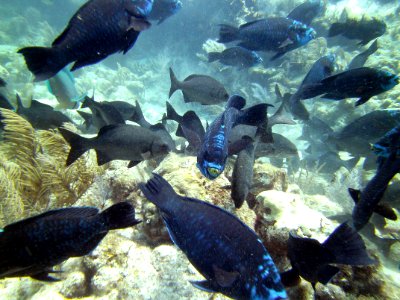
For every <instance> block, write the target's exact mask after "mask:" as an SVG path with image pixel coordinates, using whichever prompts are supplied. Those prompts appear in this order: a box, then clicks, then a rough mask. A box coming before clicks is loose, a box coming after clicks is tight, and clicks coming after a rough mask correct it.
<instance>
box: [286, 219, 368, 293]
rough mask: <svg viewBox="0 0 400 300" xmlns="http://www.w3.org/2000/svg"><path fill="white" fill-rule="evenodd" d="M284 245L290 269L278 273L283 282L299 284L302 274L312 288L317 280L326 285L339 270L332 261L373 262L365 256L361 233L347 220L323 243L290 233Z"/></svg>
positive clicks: (365, 263) (362, 263) (345, 263)
mask: <svg viewBox="0 0 400 300" xmlns="http://www.w3.org/2000/svg"><path fill="white" fill-rule="evenodd" d="M287 247H288V257H289V259H290V263H291V265H292V269H290V270H289V271H286V272H284V273H282V274H281V278H282V283H283V284H284V285H285V286H293V285H297V284H299V282H300V276H301V277H302V278H304V279H305V280H307V281H309V282H310V283H311V284H312V286H313V288H314V290H315V285H316V284H317V283H318V282H320V283H322V284H324V285H325V284H327V283H328V282H329V281H330V280H331V279H332V277H333V276H335V275H336V274H337V273H338V272H339V271H340V269H339V268H337V267H334V266H332V265H331V264H340V265H350V266H367V265H371V264H374V263H376V262H375V261H374V260H373V259H371V258H370V257H369V256H368V253H367V251H366V248H365V244H364V241H363V240H362V238H361V236H360V235H359V234H358V233H357V232H356V231H355V230H354V229H353V228H351V227H350V226H349V225H348V224H347V223H343V224H341V225H340V226H339V227H337V228H336V229H335V230H334V231H333V232H332V233H331V234H330V235H329V237H328V238H327V239H326V240H325V242H323V243H322V244H321V243H320V242H318V241H317V240H315V239H311V238H302V237H298V236H295V235H294V234H292V233H290V235H289V240H288V245H287Z"/></svg>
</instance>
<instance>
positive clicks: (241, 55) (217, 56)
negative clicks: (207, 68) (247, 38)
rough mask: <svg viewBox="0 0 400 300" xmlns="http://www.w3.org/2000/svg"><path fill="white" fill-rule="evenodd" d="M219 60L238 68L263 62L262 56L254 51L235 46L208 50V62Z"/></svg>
mask: <svg viewBox="0 0 400 300" xmlns="http://www.w3.org/2000/svg"><path fill="white" fill-rule="evenodd" d="M217 60H218V61H219V62H220V63H221V64H223V65H227V66H234V67H239V68H243V69H244V68H250V67H254V66H255V65H258V64H261V63H262V62H263V60H262V58H261V57H260V56H259V55H258V54H257V53H256V52H254V51H251V50H248V49H246V48H243V47H240V46H235V47H231V48H228V49H225V50H224V51H222V52H209V53H208V62H213V61H217Z"/></svg>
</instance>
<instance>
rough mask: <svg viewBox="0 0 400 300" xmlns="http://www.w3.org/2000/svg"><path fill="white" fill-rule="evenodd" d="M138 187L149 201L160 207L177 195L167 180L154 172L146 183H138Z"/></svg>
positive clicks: (163, 206)
mask: <svg viewBox="0 0 400 300" xmlns="http://www.w3.org/2000/svg"><path fill="white" fill-rule="evenodd" d="M139 188H140V189H141V191H142V192H143V194H144V195H145V197H146V198H147V199H148V200H149V201H151V202H152V203H154V204H155V205H156V206H157V207H159V208H161V209H163V208H165V207H166V206H167V202H169V200H171V199H172V198H176V197H178V195H177V194H176V193H175V191H174V189H173V187H172V186H171V185H170V184H169V183H168V181H166V180H165V179H164V178H163V177H162V176H160V175H158V174H156V173H153V178H152V179H150V180H149V181H147V183H146V184H144V183H140V184H139Z"/></svg>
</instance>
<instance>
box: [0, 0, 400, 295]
mask: <svg viewBox="0 0 400 300" xmlns="http://www.w3.org/2000/svg"><path fill="white" fill-rule="evenodd" d="M83 2H84V1H78V0H69V1H56V0H54V1H51V0H46V1H45V0H43V1H39V0H35V1H28V0H25V1H22V0H19V1H5V0H2V1H1V6H0V13H1V15H2V18H1V19H0V77H2V78H4V79H5V80H6V81H7V82H8V87H7V93H8V95H9V97H10V99H14V97H13V96H12V95H13V94H15V92H18V93H20V94H21V96H22V99H23V100H24V103H25V105H26V106H29V102H30V99H31V98H32V97H33V98H34V99H36V100H39V101H41V102H44V103H48V104H51V105H56V100H55V99H54V97H53V96H52V95H51V94H50V93H49V92H48V90H47V87H46V86H45V84H44V83H33V82H32V79H33V78H32V75H31V74H30V73H29V71H28V70H27V69H26V66H25V64H24V61H23V58H22V56H20V55H19V54H17V53H16V51H17V49H19V48H20V47H22V46H28V45H49V44H50V43H51V42H52V40H53V39H54V38H55V37H56V36H57V35H58V34H59V33H60V32H61V31H62V29H63V27H64V25H65V24H66V23H67V21H68V20H69V18H70V16H72V14H73V13H74V11H75V10H76V9H77V8H78V7H79V5H81V4H82V3H83ZM182 2H183V9H182V10H181V11H180V12H179V13H178V14H177V15H175V16H173V17H171V18H170V19H168V20H167V21H166V22H165V23H163V24H161V25H160V26H157V25H154V26H153V27H152V28H151V29H150V30H148V31H146V32H144V33H142V34H141V36H140V37H139V39H138V42H137V43H136V45H135V46H134V47H133V49H132V50H131V51H130V52H129V53H128V54H127V55H125V56H123V55H122V54H116V55H113V56H111V57H109V58H108V59H106V60H104V61H103V62H101V63H99V64H96V65H93V66H89V67H85V68H82V69H80V70H78V71H76V72H75V73H74V75H75V79H76V83H77V87H78V89H79V90H80V91H81V92H82V93H88V94H89V95H91V94H92V93H93V91H94V93H95V98H96V100H98V101H104V100H107V101H112V100H123V101H127V102H129V103H131V104H134V102H135V101H136V100H137V101H139V102H140V104H141V106H142V108H143V111H144V115H145V117H146V118H147V119H148V120H149V121H150V122H152V123H156V122H158V121H159V120H160V119H161V117H162V115H163V113H164V112H165V101H166V100H168V91H169V87H170V80H169V73H168V67H170V66H171V67H173V69H174V71H175V73H176V74H177V77H178V78H179V79H183V78H185V77H186V76H188V75H190V74H194V73H196V74H208V75H211V76H213V77H215V78H216V79H218V80H220V81H221V82H222V83H223V84H224V85H225V87H226V88H227V90H228V91H229V93H231V94H232V93H239V94H241V95H243V96H245V98H246V99H247V101H248V103H249V104H255V103H260V102H267V103H272V104H274V102H275V95H274V86H275V84H276V83H278V84H279V85H280V86H281V88H282V89H283V90H285V91H291V92H294V91H295V90H296V88H297V86H298V85H299V83H300V82H301V80H302V78H303V76H304V75H305V74H306V72H307V71H308V69H309V68H310V66H311V65H312V63H313V62H314V61H315V60H316V59H318V58H319V57H321V56H322V55H325V54H327V53H334V54H335V55H336V59H337V70H338V71H340V70H343V69H344V68H345V66H346V64H347V63H348V62H349V61H350V60H351V58H352V57H353V56H354V55H356V54H357V53H359V51H360V50H359V49H360V48H359V47H357V46H355V42H354V41H349V40H344V42H343V41H342V46H338V45H337V44H334V43H331V41H329V42H327V40H326V39H325V38H324V37H318V38H317V39H316V40H314V41H312V42H310V43H309V44H308V45H307V46H306V47H303V48H300V49H297V50H295V51H292V52H291V53H288V54H287V55H285V56H284V58H283V59H281V60H279V62H277V63H273V64H268V63H264V64H263V66H259V67H255V68H251V69H248V70H241V69H236V68H231V67H225V66H222V65H221V64H219V63H212V64H209V63H208V62H207V60H206V56H207V51H211V50H213V49H218V50H222V49H223V47H224V46H223V45H221V44H218V43H216V42H215V41H216V39H217V33H218V27H217V24H220V23H231V24H241V23H243V22H245V21H250V20H253V19H254V18H256V17H264V16H269V15H279V16H284V15H285V14H287V13H288V12H289V11H290V10H291V9H292V8H293V7H295V6H296V5H297V4H299V3H300V1H294V0H289V1H284V0H282V1H279V0H274V1H261V0H258V1H257V0H253V1H251V0H247V1H245V0H226V1H222V0H218V1H206V0H202V1H194V0H182ZM328 2H329V1H328ZM386 2H388V3H385V1H381V2H379V1H377V0H376V1H362V0H344V1H339V2H338V3H336V4H332V3H328V6H327V11H326V13H325V16H324V17H322V18H318V19H316V20H315V21H314V23H315V27H316V28H317V29H319V32H324V30H325V31H326V30H327V28H328V27H329V24H330V23H332V22H333V20H337V19H339V18H340V15H341V13H342V11H343V9H344V8H346V7H347V8H348V10H349V11H350V13H351V15H352V16H355V17H359V18H361V17H362V15H363V14H365V15H369V16H373V17H377V18H380V19H383V20H385V22H386V24H387V26H388V28H387V32H386V34H385V35H384V36H382V37H380V38H379V50H378V51H377V53H376V54H375V55H373V56H371V57H370V59H369V60H368V63H367V65H368V66H371V67H376V68H384V69H386V70H388V71H391V72H393V73H396V74H398V73H400V63H399V61H400V51H399V49H398V48H399V47H398V46H399V40H400V18H399V2H398V1H386ZM343 43H348V45H344V44H343ZM262 56H263V58H264V61H268V59H269V57H270V55H269V54H262ZM399 100H400V88H399V87H396V88H394V89H392V90H391V91H389V92H387V93H384V94H381V95H379V96H377V97H374V98H373V99H371V100H370V101H368V103H366V104H365V105H362V106H361V107H358V108H356V109H355V108H354V105H353V104H354V100H351V99H350V100H345V101H339V102H334V101H332V102H330V101H327V100H325V101H323V100H316V99H314V100H308V101H307V102H306V105H307V107H308V109H309V110H310V112H311V114H312V115H316V116H318V117H320V118H321V119H324V120H325V121H326V122H327V123H328V124H329V125H330V126H332V127H333V128H334V129H335V130H338V129H340V128H341V127H343V126H344V125H345V124H348V123H349V122H350V121H352V120H354V119H356V118H357V117H359V116H361V115H364V114H366V113H368V112H371V111H373V110H375V109H379V108H400V105H399ZM170 102H171V104H172V105H173V106H174V107H175V108H176V109H177V111H178V112H179V113H183V112H185V111H187V110H189V109H194V110H195V111H196V112H198V113H199V114H200V115H201V117H202V118H203V121H204V123H205V122H206V121H208V122H210V121H212V120H213V118H215V116H216V115H217V114H218V113H220V112H222V111H223V106H222V105H221V106H201V105H198V104H196V103H184V102H183V98H182V95H181V93H180V92H177V93H175V94H174V95H173V96H172V97H171V99H170ZM275 106H277V105H276V104H275ZM65 113H66V114H67V115H69V116H71V117H72V118H73V120H74V121H75V122H76V123H77V124H80V123H82V121H83V120H82V119H80V117H79V115H78V114H77V113H76V112H73V111H68V112H65ZM271 113H273V109H272V111H271ZM175 128H176V125H175V124H174V123H172V122H171V123H170V124H169V129H171V132H174V130H175ZM301 128H302V125H301V124H297V125H294V126H286V125H285V126H283V125H278V126H275V127H274V128H273V131H274V132H277V133H281V134H284V135H285V136H286V137H288V138H289V139H290V140H292V141H293V142H295V143H296V145H297V147H298V150H299V155H300V157H301V156H302V155H303V153H304V152H303V151H304V149H305V148H306V147H307V142H304V141H298V140H296V138H297V137H298V136H299V135H300V134H301ZM154 169H155V171H156V172H159V173H161V174H163V175H164V176H165V177H166V178H167V179H168V180H170V182H171V183H172V185H173V186H175V187H176V188H177V190H178V192H180V193H181V194H185V195H188V196H192V197H196V198H199V199H203V200H206V201H210V202H213V203H214V204H218V205H221V206H223V207H225V208H227V209H228V210H230V211H234V212H235V213H237V214H238V215H239V217H240V218H242V219H243V220H244V221H245V222H246V223H247V224H248V225H250V226H251V227H253V228H254V226H256V228H255V229H256V231H257V233H258V234H259V235H260V236H261V237H262V238H263V241H264V242H265V245H266V247H267V249H268V250H269V251H270V252H271V255H272V256H273V258H274V259H275V261H276V262H277V265H278V268H279V269H280V270H285V269H287V268H288V267H289V263H288V260H287V259H285V255H286V252H285V251H286V249H285V238H287V234H288V231H289V230H297V231H298V233H300V234H302V235H304V236H308V237H310V236H312V237H314V238H317V239H318V240H320V241H323V240H324V239H325V238H326V237H327V236H328V235H329V233H330V232H332V230H333V229H334V228H335V227H336V226H337V225H338V224H339V223H338V222H337V221H334V220H333V219H329V218H328V216H332V215H339V214H345V213H347V214H350V212H351V209H352V207H353V203H352V200H351V199H350V197H349V196H348V194H347V188H348V187H354V188H360V187H362V186H363V185H364V184H365V182H366V181H367V179H368V178H370V177H371V176H372V175H373V172H364V171H363V170H362V169H361V164H358V165H357V166H356V167H355V168H354V169H353V170H346V169H340V170H339V171H338V172H336V173H335V174H321V173H318V172H316V171H317V170H316V169H312V170H304V169H303V170H300V172H298V173H296V174H290V175H288V174H287V172H286V169H285V168H275V167H272V166H271V165H269V163H268V158H263V159H261V160H258V161H256V164H255V179H254V180H255V182H256V183H257V188H256V189H255V190H256V191H255V192H254V193H255V194H256V196H257V200H258V201H259V205H258V206H257V208H256V209H255V211H252V210H250V209H249V208H248V207H247V206H246V205H245V206H244V207H243V208H242V209H240V210H239V211H235V209H234V208H233V204H232V200H231V199H230V196H229V192H228V191H226V190H224V189H223V188H222V187H223V186H225V185H226V184H228V183H229V181H228V178H229V176H230V172H231V169H232V161H229V164H228V167H227V171H226V172H225V175H222V176H221V177H220V178H219V179H218V180H216V181H212V182H211V181H207V180H206V179H204V178H202V177H201V175H200V173H199V171H198V170H197V169H196V167H195V158H194V157H186V156H182V155H176V154H170V155H169V156H168V157H167V158H166V159H165V160H164V161H163V162H162V163H161V165H159V166H157V165H155V164H154V162H144V163H141V164H139V165H138V166H137V167H135V168H132V169H127V168H126V163H125V162H119V161H117V162H112V163H111V164H110V165H109V166H108V167H107V169H106V170H105V171H104V172H103V173H102V174H100V175H99V176H97V177H96V180H95V181H94V183H93V185H92V186H90V187H89V189H88V190H87V192H86V193H85V194H84V195H83V196H82V197H81V199H79V200H78V201H77V202H76V203H74V204H75V205H95V206H98V207H104V206H107V205H109V204H111V203H113V202H116V201H120V200H124V199H128V200H130V201H133V203H134V204H135V206H136V208H137V211H138V214H139V215H140V216H141V218H142V219H143V221H144V222H143V224H141V225H139V226H137V227H135V228H134V229H125V230H118V231H115V232H112V233H110V234H109V235H108V236H107V237H106V238H105V239H104V240H103V242H102V243H101V244H100V245H99V246H98V247H97V248H96V249H95V251H93V253H91V254H90V255H88V256H87V257H85V258H73V259H70V260H68V261H67V262H65V263H64V264H62V265H61V266H60V269H61V270H62V271H63V272H62V273H61V274H60V276H61V278H62V279H63V280H62V281H60V282H57V283H42V282H38V281H35V280H32V279H30V278H21V279H20V278H14V279H3V280H1V281H0V298H1V299H65V298H67V299H75V298H83V299H160V300H161V299H209V298H210V297H211V294H208V293H205V292H202V291H199V290H197V289H195V288H194V287H192V286H191V285H190V284H189V283H188V280H200V279H201V276H200V275H199V274H197V273H196V270H195V269H194V268H193V267H192V266H190V264H189V263H188V261H187V260H186V258H185V257H184V255H183V253H181V252H180V251H179V250H178V249H177V248H176V247H174V246H173V245H172V244H171V243H170V241H169V240H168V238H167V235H166V232H165V229H164V227H163V225H162V223H161V222H160V219H159V216H158V214H157V212H156V210H155V208H154V206H152V205H151V204H149V203H148V202H147V201H146V200H145V199H143V196H142V195H141V194H140V193H139V192H138V187H137V184H138V183H139V182H141V181H144V180H145V179H147V178H149V175H150V172H151V171H152V170H154ZM395 181H398V179H395ZM396 203H397V205H398V202H396ZM397 208H398V209H399V208H400V207H399V205H398V206H397ZM4 214H7V212H6V211H5V212H3V215H4ZM13 218H14V219H18V216H13ZM11 219H12V218H11ZM256 220H257V221H258V223H257V222H256ZM260 220H262V222H261V223H260V222H259V221H260ZM399 224H400V223H399V222H388V223H387V225H386V226H385V228H383V229H382V230H380V231H379V232H376V236H375V237H376V238H375V239H374V240H373V241H372V240H370V239H366V238H364V239H365V240H366V245H367V248H368V249H369V251H370V254H371V255H372V256H373V257H375V258H377V259H378V260H379V264H378V265H377V266H373V267H368V268H349V267H344V268H342V272H341V273H339V274H338V275H337V276H335V278H334V279H333V280H332V282H331V283H330V284H328V285H327V286H322V285H317V293H316V297H317V298H318V299H400V284H399V282H400V269H399V264H400V243H399V242H393V243H390V244H391V246H390V247H389V248H388V249H386V251H383V250H382V245H387V244H386V242H387V240H386V239H392V235H391V234H397V236H398V235H399V233H400V226H399ZM3 225H5V224H3ZM288 293H289V296H290V299H313V292H312V289H311V286H310V285H309V284H308V283H306V282H305V281H303V282H302V284H301V285H300V286H299V287H298V288H292V289H288ZM223 298H224V297H223V296H222V295H216V296H215V299H223Z"/></svg>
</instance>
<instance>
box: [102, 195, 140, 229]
mask: <svg viewBox="0 0 400 300" xmlns="http://www.w3.org/2000/svg"><path fill="white" fill-rule="evenodd" d="M100 216H101V217H102V218H103V219H104V223H105V224H106V225H107V227H108V229H109V230H112V229H120V228H126V227H130V226H134V225H137V224H139V223H140V222H141V221H140V220H137V219H136V218H135V208H134V207H133V205H132V204H130V203H129V202H119V203H116V204H114V205H112V206H110V207H109V208H107V209H106V210H104V211H103V212H102V213H101V214H100Z"/></svg>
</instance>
